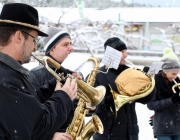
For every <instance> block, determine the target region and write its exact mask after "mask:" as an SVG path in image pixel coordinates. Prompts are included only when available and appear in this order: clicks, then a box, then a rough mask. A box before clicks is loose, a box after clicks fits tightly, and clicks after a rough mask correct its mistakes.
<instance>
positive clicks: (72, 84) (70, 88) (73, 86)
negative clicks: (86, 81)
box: [62, 78, 77, 100]
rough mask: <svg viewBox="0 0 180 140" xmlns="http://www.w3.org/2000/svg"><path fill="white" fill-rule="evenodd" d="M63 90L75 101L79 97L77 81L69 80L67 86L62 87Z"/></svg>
mask: <svg viewBox="0 0 180 140" xmlns="http://www.w3.org/2000/svg"><path fill="white" fill-rule="evenodd" d="M62 90H64V91H65V92H66V93H67V94H68V95H69V97H70V98H71V100H74V99H75V98H76V96H77V83H76V79H70V78H67V80H66V82H65V84H64V85H63V87H62Z"/></svg>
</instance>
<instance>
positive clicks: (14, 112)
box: [0, 52, 72, 140]
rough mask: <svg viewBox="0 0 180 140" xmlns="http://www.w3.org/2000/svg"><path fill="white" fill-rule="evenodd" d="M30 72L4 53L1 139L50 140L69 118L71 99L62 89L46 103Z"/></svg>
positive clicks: (0, 82) (1, 59)
mask: <svg viewBox="0 0 180 140" xmlns="http://www.w3.org/2000/svg"><path fill="white" fill-rule="evenodd" d="M28 74H29V71H28V70H27V69H25V68H24V67H22V66H21V65H20V63H19V62H17V61H15V60H14V59H13V58H11V57H10V56H8V55H6V54H3V53H1V52H0V91H1V92H0V94H1V95H0V96H1V98H0V114H1V115H0V139H3V140H15V139H18V140H46V139H47V138H49V137H51V136H52V134H54V133H55V132H56V131H57V130H58V129H59V127H61V126H62V125H63V124H64V122H65V120H66V119H67V117H68V115H69V113H70V111H71V109H72V101H71V99H70V97H69V96H68V95H67V94H66V93H65V92H64V91H61V90H58V91H56V92H54V94H53V95H52V96H51V97H50V98H49V100H47V101H46V102H45V103H44V104H41V103H40V102H39V101H38V100H37V97H35V95H36V94H35V93H34V90H33V88H32V86H31V85H30V83H29V82H28V80H27V76H28Z"/></svg>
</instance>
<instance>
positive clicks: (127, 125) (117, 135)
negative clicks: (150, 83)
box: [93, 65, 153, 140]
mask: <svg viewBox="0 0 180 140" xmlns="http://www.w3.org/2000/svg"><path fill="white" fill-rule="evenodd" d="M127 68H128V67H127V66H125V65H124V66H119V68H118V69H117V70H115V69H110V70H109V72H108V73H107V74H103V73H98V74H97V76H96V82H95V86H98V85H106V84H112V83H114V81H115V79H116V77H117V76H118V75H119V74H120V73H121V72H122V71H124V70H125V69H127ZM100 70H101V71H106V69H105V66H103V67H101V68H100ZM113 90H115V91H116V89H113ZM107 94H109V93H106V95H107ZM152 97H153V92H152V93H151V94H150V95H148V96H147V97H144V98H142V99H140V100H138V102H141V103H144V104H145V103H146V102H147V101H149V100H150V99H151V98H152ZM106 98H107V96H106V97H105V98H104V100H103V101H102V102H101V103H100V104H99V105H98V107H97V109H96V112H95V113H96V114H97V115H98V116H99V117H100V119H101V121H102V123H103V126H104V133H103V134H102V135H101V134H99V133H96V134H94V135H93V140H109V139H110V140H138V133H139V127H138V125H137V116H136V111H135V102H133V103H131V104H129V103H127V104H125V105H123V106H122V107H121V108H120V109H119V111H118V112H117V118H116V119H114V116H113V114H112V113H111V111H110V110H109V109H107V107H106V106H107V102H106Z"/></svg>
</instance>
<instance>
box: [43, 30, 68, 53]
mask: <svg viewBox="0 0 180 140" xmlns="http://www.w3.org/2000/svg"><path fill="white" fill-rule="evenodd" d="M46 32H47V33H48V35H49V36H48V37H45V38H43V42H42V43H43V46H44V51H45V54H46V55H48V54H49V52H50V51H51V50H52V49H53V48H54V47H55V46H56V45H57V44H58V43H59V42H60V41H61V40H62V39H63V38H66V37H68V38H70V35H69V34H68V33H67V32H66V31H62V30H60V29H58V28H55V27H49V28H48V29H47V31H46ZM70 39H71V38H70Z"/></svg>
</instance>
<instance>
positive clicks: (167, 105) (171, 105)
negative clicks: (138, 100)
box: [147, 56, 180, 140]
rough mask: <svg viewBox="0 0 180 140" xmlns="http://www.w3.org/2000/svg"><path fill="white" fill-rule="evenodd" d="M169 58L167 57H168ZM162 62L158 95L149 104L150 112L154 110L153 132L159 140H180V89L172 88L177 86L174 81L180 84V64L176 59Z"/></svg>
mask: <svg viewBox="0 0 180 140" xmlns="http://www.w3.org/2000/svg"><path fill="white" fill-rule="evenodd" d="M166 57H167V56H166ZM163 58H164V59H163V60H162V61H163V62H164V63H163V65H162V70H161V71H160V72H159V73H158V74H156V75H155V83H156V84H155V85H156V89H157V91H156V93H155V96H154V98H153V100H152V101H150V102H149V103H148V104H147V107H148V108H149V109H150V110H154V112H155V114H154V116H153V131H154V137H156V138H157V139H158V140H179V139H180V112H179V110H180V96H179V92H180V89H179V88H178V87H176V88H175V91H176V94H175V93H174V92H173V90H172V87H173V86H174V85H175V83H174V81H173V79H174V80H175V81H176V82H177V83H180V79H179V77H177V75H178V73H179V71H180V64H179V62H178V61H177V59H176V57H175V58H165V57H163Z"/></svg>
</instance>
